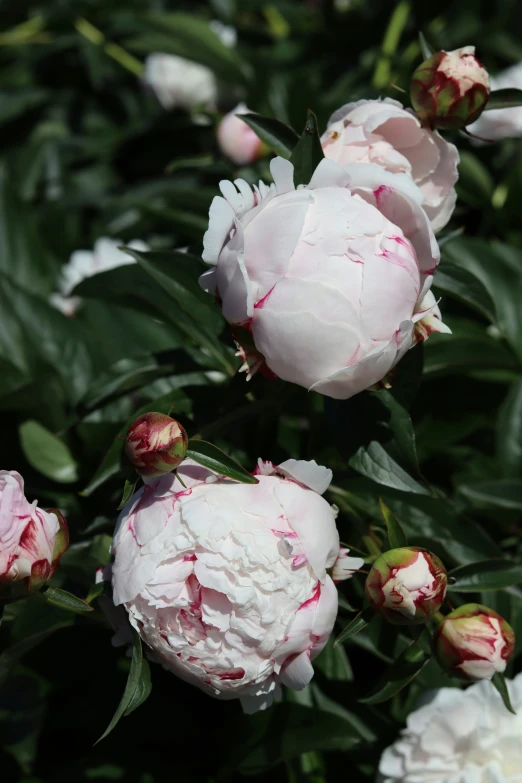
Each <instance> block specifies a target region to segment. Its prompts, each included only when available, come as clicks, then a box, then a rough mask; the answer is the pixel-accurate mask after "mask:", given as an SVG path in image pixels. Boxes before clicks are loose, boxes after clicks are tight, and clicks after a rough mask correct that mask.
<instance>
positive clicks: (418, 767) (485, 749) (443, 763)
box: [379, 674, 522, 783]
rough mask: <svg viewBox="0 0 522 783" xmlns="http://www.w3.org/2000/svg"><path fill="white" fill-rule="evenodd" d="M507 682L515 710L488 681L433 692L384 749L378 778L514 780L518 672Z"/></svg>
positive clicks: (518, 749) (520, 713) (393, 781)
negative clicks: (509, 709) (511, 709)
mask: <svg viewBox="0 0 522 783" xmlns="http://www.w3.org/2000/svg"><path fill="white" fill-rule="evenodd" d="M507 685H508V688H509V692H510V696H511V702H512V704H513V707H514V709H515V711H516V712H517V715H512V714H511V713H510V712H508V711H507V709H506V708H505V706H504V704H503V703H502V700H501V698H500V696H499V694H498V693H497V692H496V690H495V689H494V688H493V686H492V685H491V684H490V683H486V682H483V683H477V684H476V685H472V686H471V687H469V688H467V690H464V691H461V690H459V689H458V688H441V689H440V690H438V691H436V692H435V695H434V698H433V699H432V700H431V701H430V702H429V703H428V704H426V705H425V706H422V707H420V709H418V710H415V712H412V713H411V714H410V715H409V716H408V720H407V724H406V729H405V730H404V731H403V732H402V735H401V737H400V738H399V739H398V740H397V741H396V742H395V743H394V744H393V745H392V746H391V747H389V748H387V750H385V751H384V754H383V756H382V758H381V761H380V765H379V771H380V778H379V780H380V783H520V779H521V773H522V741H521V737H522V674H519V675H518V677H516V678H515V679H514V680H513V681H508V683H507Z"/></svg>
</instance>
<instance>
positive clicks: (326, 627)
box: [113, 460, 363, 712]
mask: <svg viewBox="0 0 522 783" xmlns="http://www.w3.org/2000/svg"><path fill="white" fill-rule="evenodd" d="M256 472H257V475H258V482H259V483H257V484H239V483H236V482H233V481H231V480H229V479H225V478H223V477H220V476H217V475H216V474H214V473H212V472H211V471H209V470H207V469H205V468H203V467H201V466H199V465H196V464H195V463H193V462H192V461H191V460H186V461H185V462H184V463H183V464H182V465H181V467H180V468H179V470H178V472H177V475H178V476H181V478H182V481H183V485H182V484H181V483H180V481H179V479H178V478H177V477H176V476H175V475H174V474H169V475H167V476H164V477H162V478H159V479H154V480H152V479H147V480H146V481H147V484H146V486H145V487H144V488H143V489H142V490H140V491H139V492H138V493H137V494H136V495H135V496H134V497H133V498H132V500H131V501H130V502H129V503H128V504H127V506H126V507H125V509H124V510H123V512H122V514H121V516H120V519H119V521H118V526H117V531H116V534H115V537H114V543H113V552H114V557H115V560H114V566H113V591H114V592H113V598H114V603H115V604H116V605H120V604H123V605H124V606H125V608H126V609H127V611H128V613H129V619H130V622H131V623H132V625H133V626H134V627H135V628H136V630H137V631H138V632H139V633H140V635H141V637H142V639H143V640H144V641H145V643H146V644H147V645H148V646H149V647H150V648H152V650H153V652H154V655H155V658H156V660H159V661H160V662H161V663H162V664H163V665H164V666H165V667H166V668H167V669H170V670H171V671H172V672H174V673H175V674H177V675H179V676H180V677H182V678H183V679H184V680H186V681H187V682H190V683H193V684H194V685H197V686H198V687H200V688H201V689H202V690H204V691H206V692H208V693H210V694H212V695H213V696H216V697H217V698H220V699H233V698H240V699H241V703H242V705H243V708H244V709H245V711H247V712H254V711H256V710H258V709H263V708H264V707H266V706H267V705H268V704H270V703H271V701H272V699H273V698H274V696H275V695H276V693H277V691H278V688H279V683H282V684H284V685H288V686H289V687H291V688H297V689H301V688H304V687H305V685H306V684H307V683H308V682H309V681H310V679H311V678H312V676H313V669H312V665H311V660H312V659H313V658H315V656H316V655H317V654H318V653H319V652H320V651H321V650H322V648H323V647H324V645H325V644H326V641H327V639H328V637H329V635H330V632H331V630H332V628H333V625H334V622H335V617H336V614H337V591H336V589H335V586H334V584H333V581H332V579H331V578H330V576H329V575H328V573H327V569H329V568H332V567H333V568H335V564H336V561H337V558H338V556H339V555H340V548H339V535H338V533H337V529H336V526H335V515H336V514H335V512H336V510H335V509H334V508H332V507H331V506H330V505H329V504H328V503H327V502H326V501H325V500H324V499H323V498H322V497H321V496H320V493H322V492H324V491H325V490H326V488H327V487H328V485H329V483H330V480H331V471H329V470H327V469H326V468H322V467H319V466H318V465H316V463H315V462H302V461H296V460H288V461H287V462H285V463H282V464H281V465H279V466H278V467H274V466H273V465H272V464H271V463H267V462H265V463H263V462H261V461H260V463H259V466H258V469H257V471H256ZM351 560H352V562H351V563H348V562H347V558H346V556H345V552H343V568H342V571H343V573H342V574H341V573H340V570H341V569H338V570H337V578H342V577H344V578H346V577H347V576H349V575H350V573H352V572H353V570H356V569H358V568H359V567H360V566H361V565H362V562H363V561H362V560H361V559H360V558H352V559H351ZM349 566H351V570H350V568H349Z"/></svg>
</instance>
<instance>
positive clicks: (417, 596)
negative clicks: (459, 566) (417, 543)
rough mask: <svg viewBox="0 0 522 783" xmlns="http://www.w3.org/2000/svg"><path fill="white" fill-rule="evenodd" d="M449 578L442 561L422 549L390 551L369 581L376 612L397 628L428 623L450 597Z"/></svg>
mask: <svg viewBox="0 0 522 783" xmlns="http://www.w3.org/2000/svg"><path fill="white" fill-rule="evenodd" d="M447 583H448V575H447V573H446V569H445V568H444V566H443V564H442V563H441V561H440V560H439V558H438V557H436V556H435V555H433V554H432V553H431V552H427V551H426V550H425V549H420V548H419V547H404V548H401V549H390V551H389V552H385V553H384V554H383V555H381V556H380V557H378V558H377V560H376V561H375V563H374V564H373V566H372V569H371V571H370V573H369V574H368V579H367V580H366V595H367V596H368V598H369V599H370V601H371V603H372V606H373V608H374V609H375V610H376V611H377V612H379V614H381V615H382V616H383V617H384V618H385V619H386V620H389V622H391V623H395V624H396V625H410V624H415V625H416V624H418V623H425V622H426V621H427V620H430V619H431V618H432V617H433V616H434V615H435V614H436V613H437V612H438V611H439V609H440V607H441V606H442V603H443V601H444V598H445V597H446V587H447Z"/></svg>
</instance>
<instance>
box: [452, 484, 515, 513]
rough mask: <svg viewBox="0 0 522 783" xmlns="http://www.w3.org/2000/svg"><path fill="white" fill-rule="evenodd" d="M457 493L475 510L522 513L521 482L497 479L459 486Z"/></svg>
mask: <svg viewBox="0 0 522 783" xmlns="http://www.w3.org/2000/svg"><path fill="white" fill-rule="evenodd" d="M458 491H459V493H460V494H461V495H463V496H464V497H465V498H466V500H469V501H470V502H471V504H472V505H473V506H475V507H477V508H499V509H509V510H513V511H522V481H516V480H515V479H498V480H497V481H481V482H477V483H476V484H461V485H460V486H459V488H458Z"/></svg>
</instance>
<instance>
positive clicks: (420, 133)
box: [321, 98, 459, 231]
mask: <svg viewBox="0 0 522 783" xmlns="http://www.w3.org/2000/svg"><path fill="white" fill-rule="evenodd" d="M321 142H322V145H323V152H324V154H325V156H326V157H327V158H330V159H331V160H335V162H336V163H338V164H339V165H340V166H345V165H346V164H347V163H375V164H376V165H378V166H382V167H383V168H384V169H386V171H392V172H397V173H404V174H408V175H409V176H410V177H412V178H413V180H414V181H415V182H416V184H417V185H418V186H419V188H420V189H421V191H422V196H423V201H422V206H423V207H424V209H425V210H426V213H427V215H428V217H429V219H430V220H431V225H432V228H433V230H434V231H439V230H440V229H441V228H444V226H445V225H446V223H447V222H448V220H449V219H450V217H451V215H452V213H453V210H454V208H455V202H456V200H457V194H456V193H455V189H454V187H453V186H454V185H455V183H456V181H457V179H458V176H459V175H458V171H457V165H458V162H459V153H458V150H457V148H456V147H455V145H454V144H450V143H449V142H447V141H446V140H445V139H443V138H442V136H441V135H440V134H439V133H437V132H436V131H432V130H429V129H428V128H423V127H422V126H421V123H420V121H419V120H418V118H417V117H416V116H415V114H414V113H413V112H412V111H411V109H404V108H403V106H402V104H400V103H399V102H398V101H394V100H392V99H391V98H385V99H384V100H374V101H366V100H362V101H357V102H356V103H348V104H346V106H343V107H342V108H341V109H339V110H338V111H336V112H335V113H334V114H332V116H331V117H330V119H329V121H328V127H327V129H326V132H325V133H324V134H323V136H322V138H321Z"/></svg>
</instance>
